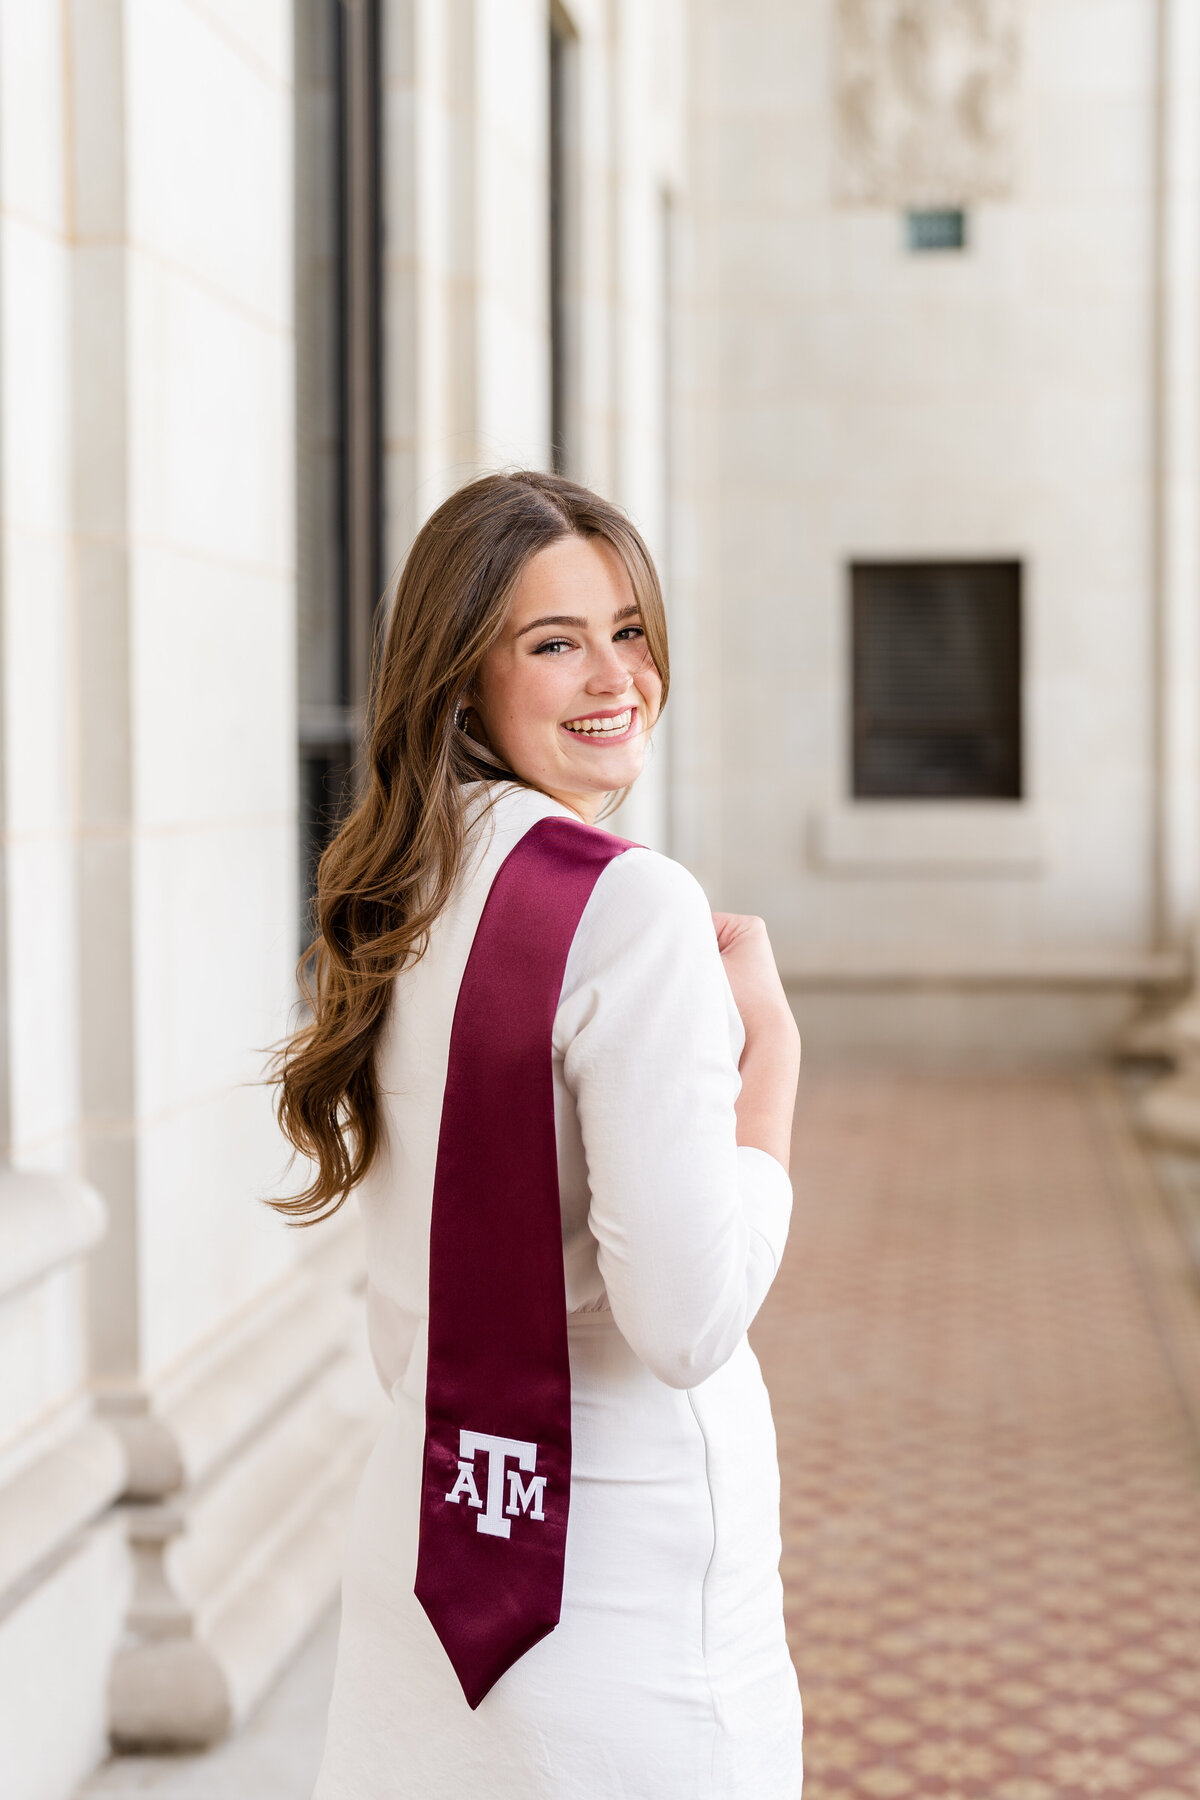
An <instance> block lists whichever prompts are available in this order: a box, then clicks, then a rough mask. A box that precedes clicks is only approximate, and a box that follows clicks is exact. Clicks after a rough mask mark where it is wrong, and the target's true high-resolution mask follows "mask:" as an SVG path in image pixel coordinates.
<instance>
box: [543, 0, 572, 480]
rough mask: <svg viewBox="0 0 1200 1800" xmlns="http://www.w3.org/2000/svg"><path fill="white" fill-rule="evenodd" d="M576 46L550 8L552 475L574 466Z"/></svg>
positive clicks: (556, 12)
mask: <svg viewBox="0 0 1200 1800" xmlns="http://www.w3.org/2000/svg"><path fill="white" fill-rule="evenodd" d="M576 47H577V46H576V40H575V34H574V31H573V30H572V27H571V24H570V21H569V20H568V18H567V16H566V14H565V13H564V12H563V11H562V9H561V7H559V6H556V5H555V4H554V3H553V0H551V5H550V34H549V49H550V69H549V90H550V91H549V115H550V141H549V146H548V149H549V157H548V160H549V184H550V233H549V237H550V243H549V252H550V254H549V263H550V466H551V468H552V469H553V470H554V471H555V473H556V474H559V475H565V474H568V473H570V472H571V469H572V465H573V463H574V461H575V457H574V455H573V451H574V448H575V443H576V437H577V428H576V411H577V405H578V396H577V391H576V361H577V359H576V341H577V322H576V304H575V294H576V285H577V284H576V280H575V259H576V240H575V226H576V218H577V208H576V204H575V186H576V179H577V170H578V156H577V153H576V151H577V146H576V125H577V119H578V109H577V105H576V93H575V81H576Z"/></svg>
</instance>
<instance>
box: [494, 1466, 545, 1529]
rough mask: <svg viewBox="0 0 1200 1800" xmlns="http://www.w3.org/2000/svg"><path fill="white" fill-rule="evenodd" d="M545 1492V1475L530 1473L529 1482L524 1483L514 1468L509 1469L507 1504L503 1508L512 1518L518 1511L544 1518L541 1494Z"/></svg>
mask: <svg viewBox="0 0 1200 1800" xmlns="http://www.w3.org/2000/svg"><path fill="white" fill-rule="evenodd" d="M545 1492H546V1477H545V1476H544V1475H531V1476H530V1477H529V1483H528V1485H526V1483H525V1482H523V1481H522V1480H521V1477H520V1475H519V1474H518V1473H517V1471H516V1469H510V1470H509V1471H508V1505H507V1506H506V1507H505V1509H504V1510H505V1512H506V1513H511V1514H512V1516H513V1518H514V1519H515V1518H516V1517H517V1516H518V1514H519V1513H528V1514H529V1517H530V1518H531V1519H542V1520H544V1519H545V1517H546V1515H545V1513H544V1512H543V1511H542V1496H543V1495H544V1493H545Z"/></svg>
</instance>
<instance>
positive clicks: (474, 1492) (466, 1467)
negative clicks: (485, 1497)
mask: <svg viewBox="0 0 1200 1800" xmlns="http://www.w3.org/2000/svg"><path fill="white" fill-rule="evenodd" d="M464 1494H465V1495H466V1496H467V1504H468V1505H469V1506H478V1507H482V1505H483V1501H482V1500H481V1499H480V1498H479V1489H478V1488H477V1487H476V1486H475V1470H474V1467H473V1466H472V1464H471V1463H469V1462H462V1461H460V1462H459V1465H458V1480H457V1481H456V1482H455V1484H454V1486H453V1487H452V1488H451V1489H450V1492H449V1493H448V1494H447V1495H446V1498H447V1500H453V1502H454V1504H455V1506H457V1505H458V1503H459V1500H460V1499H461V1498H462V1496H463V1495H464Z"/></svg>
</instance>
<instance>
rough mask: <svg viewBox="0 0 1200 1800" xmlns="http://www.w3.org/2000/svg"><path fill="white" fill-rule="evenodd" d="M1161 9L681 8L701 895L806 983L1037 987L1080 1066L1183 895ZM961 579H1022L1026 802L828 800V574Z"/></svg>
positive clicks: (1186, 619) (1179, 246) (841, 585)
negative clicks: (703, 718)
mask: <svg viewBox="0 0 1200 1800" xmlns="http://www.w3.org/2000/svg"><path fill="white" fill-rule="evenodd" d="M1180 10H1181V9H1178V8H1176V9H1174V11H1175V12H1179V11H1180ZM1171 13H1172V9H1171V8H1164V9H1158V11H1157V12H1156V9H1154V8H1151V7H1146V6H1143V5H1140V4H1137V0H1113V4H1110V5H1106V6H1104V7H1102V8H1099V9H1097V8H1088V7H1081V6H1080V5H1079V4H1077V3H1076V0H1038V4H1037V5H1027V6H1021V5H1009V4H1008V3H1007V0H995V4H991V3H989V4H988V5H986V6H980V7H976V8H971V9H966V8H963V9H953V8H940V7H937V6H934V5H929V6H922V5H909V6H906V7H898V6H896V5H894V4H892V0H867V3H866V4H855V5H851V4H850V3H849V0H845V3H843V0H820V3H817V0H814V3H813V4H808V5H803V6H798V5H793V4H789V3H787V0H750V3H749V4H744V5H743V4H738V5H736V6H735V5H732V4H725V3H724V0H706V4H704V5H702V6H701V7H700V8H698V10H697V28H696V34H695V37H696V60H695V81H694V86H693V109H694V110H693V123H694V132H693V145H694V152H695V156H696V159H697V160H696V170H697V179H696V183H695V191H694V198H695V229H696V233H697V238H698V243H699V255H700V257H701V259H702V262H703V264H704V267H705V268H706V270H707V276H706V287H705V291H706V292H707V294H708V298H709V302H710V306H711V309H712V310H711V314H710V317H711V318H712V319H714V320H715V322H714V323H713V324H712V326H711V339H710V341H709V342H708V344H707V345H706V347H705V353H704V356H703V358H702V364H701V370H702V372H701V377H700V381H701V385H702V386H703V387H704V388H705V389H706V391H707V392H708V394H709V395H710V397H711V400H712V404H713V406H714V407H715V413H716V417H715V419H714V420H712V421H711V422H710V424H709V434H710V436H709V441H710V443H711V450H710V454H709V460H708V464H707V468H706V470H705V473H704V477H703V481H704V491H705V492H707V494H708V495H709V496H710V504H709V505H708V506H707V507H705V508H703V509H702V524H703V527H704V529H703V531H702V542H703V543H704V544H705V545H706V546H707V550H706V553H704V554H703V555H702V556H701V558H700V560H701V562H702V564H703V568H704V570H705V573H706V576H707V586H706V589H705V592H706V596H707V598H706V599H705V601H704V604H705V606H706V607H708V609H709V614H711V620H710V624H709V627H708V629H709V630H710V631H711V632H712V634H713V636H714V638H715V639H716V640H717V641H719V646H720V649H719V663H720V678H719V685H718V686H717V687H714V689H713V697H714V704H713V705H712V706H710V708H709V715H710V719H712V718H715V719H716V721H717V723H716V729H717V730H718V731H719V734H720V769H721V784H720V785H721V826H720V833H719V838H720V843H719V857H720V867H721V879H722V891H723V893H724V895H725V897H726V899H727V901H728V903H729V904H731V905H733V906H736V907H739V908H746V909H749V910H754V911H760V912H763V913H764V914H765V915H766V916H767V917H768V920H769V922H770V924H771V926H772V928H773V931H774V934H775V937H776V941H777V944H778V947H779V950H780V952H781V956H782V959H783V961H784V963H785V965H786V966H787V969H788V971H789V972H790V973H791V974H792V975H793V976H795V977H796V978H798V979H799V980H800V981H801V982H807V983H809V984H812V983H817V984H825V986H826V988H827V990H828V991H830V992H832V991H834V990H836V989H838V984H839V983H842V984H845V983H847V982H852V983H854V984H856V985H857V986H858V987H859V988H860V989H861V988H862V987H863V985H864V983H867V982H868V980H869V977H871V976H872V974H873V975H875V976H878V977H884V976H886V977H887V978H888V979H890V980H892V981H904V980H912V979H914V978H916V979H924V978H925V977H930V978H932V979H935V980H945V981H949V982H950V983H951V985H953V983H955V982H958V983H960V984H961V982H962V981H964V980H965V981H968V982H975V983H979V982H980V981H982V980H984V979H985V978H988V977H992V978H994V981H995V983H996V984H997V987H998V988H1001V989H1004V988H1006V987H1007V989H1008V990H1011V989H1012V988H1013V985H1014V984H1015V985H1016V987H1017V988H1021V987H1022V986H1023V987H1024V989H1025V990H1026V991H1032V987H1033V986H1034V985H1035V984H1038V985H1040V986H1041V987H1042V990H1043V993H1046V992H1049V991H1050V989H1055V991H1058V992H1060V993H1061V995H1062V1004H1063V1006H1064V1007H1065V1008H1066V1009H1067V1012H1068V1013H1072V1014H1073V1016H1074V1017H1075V1018H1076V1023H1077V1025H1078V1031H1077V1032H1076V1033H1075V1042H1076V1046H1077V1047H1078V1046H1079V1045H1081V1044H1083V1043H1085V1042H1100V1041H1103V1040H1104V1039H1105V1037H1106V1036H1109V1035H1111V1031H1112V1029H1113V1027H1114V1025H1115V1023H1116V1022H1117V1018H1118V1016H1119V1015H1120V1013H1121V1011H1122V1008H1124V1010H1125V1011H1127V1010H1128V1008H1129V1006H1130V1004H1132V997H1133V995H1134V993H1135V991H1136V989H1137V987H1138V984H1139V982H1145V983H1147V984H1149V985H1151V986H1152V985H1153V983H1154V982H1155V981H1156V980H1160V979H1165V978H1167V977H1169V976H1171V975H1172V974H1174V975H1177V974H1178V972H1179V959H1178V957H1177V956H1176V957H1174V958H1173V955H1172V953H1173V952H1176V951H1178V949H1179V948H1180V947H1181V945H1182V944H1183V943H1184V942H1185V940H1186V935H1187V930H1188V923H1187V922H1188V921H1189V920H1190V917H1191V913H1192V910H1193V907H1194V904H1195V896H1196V869H1195V828H1194V821H1193V817H1192V815H1193V813H1194V811H1195V799H1196V795H1195V767H1194V765H1195V757H1194V755H1193V754H1191V753H1189V752H1188V751H1187V750H1186V745H1187V743H1188V742H1190V734H1191V733H1193V732H1194V718H1195V697H1194V694H1193V693H1192V692H1191V690H1192V688H1194V680H1193V677H1192V676H1191V675H1189V676H1188V677H1187V683H1186V685H1187V688H1188V692H1187V693H1183V692H1181V684H1180V681H1179V676H1178V670H1179V662H1178V656H1179V655H1180V654H1184V655H1186V653H1187V648H1188V645H1189V644H1190V643H1191V641H1192V639H1191V633H1192V632H1193V631H1194V616H1195V610H1196V597H1195V593H1194V591H1193V590H1194V586H1195V584H1194V583H1192V584H1191V588H1190V589H1188V590H1187V591H1186V592H1184V591H1183V590H1182V589H1181V588H1180V586H1179V584H1178V582H1177V583H1176V587H1175V590H1174V593H1173V594H1172V595H1169V594H1168V593H1167V592H1166V591H1165V589H1164V586H1163V562H1162V539H1161V533H1162V531H1163V528H1164V526H1163V518H1164V515H1163V510H1162V509H1163V506H1164V505H1165V504H1166V502H1165V500H1164V495H1167V494H1169V492H1170V491H1171V484H1174V491H1176V492H1177V493H1179V492H1182V493H1183V495H1184V501H1183V503H1184V505H1185V512H1184V514H1183V515H1181V522H1182V535H1181V537H1177V543H1182V544H1183V546H1184V547H1185V548H1186V545H1187V543H1188V541H1189V539H1188V532H1189V531H1190V530H1191V529H1192V527H1193V526H1194V523H1195V521H1194V513H1191V512H1189V511H1187V510H1186V509H1187V508H1192V507H1194V500H1193V499H1192V498H1191V493H1192V489H1191V488H1190V486H1189V485H1188V484H1189V482H1190V476H1189V475H1188V474H1187V473H1186V469H1187V467H1189V466H1190V461H1188V460H1187V459H1194V446H1193V444H1192V442H1191V437H1189V433H1191V434H1192V435H1193V436H1194V432H1193V431H1192V424H1193V423H1194V421H1192V423H1189V422H1188V417H1187V406H1188V405H1189V404H1190V399H1189V396H1190V394H1191V392H1192V389H1191V388H1188V387H1186V381H1187V380H1191V379H1192V378H1191V377H1190V376H1185V386H1184V387H1183V388H1180V387H1179V385H1178V384H1177V383H1176V382H1175V381H1174V379H1173V378H1171V377H1167V378H1166V385H1165V387H1164V385H1163V383H1164V368H1165V367H1166V364H1165V363H1164V360H1163V358H1164V357H1165V356H1166V355H1167V354H1168V353H1169V352H1168V349H1167V348H1164V346H1167V345H1169V338H1164V319H1163V314H1162V306H1163V296H1164V294H1168V295H1169V294H1170V293H1171V292H1173V291H1175V292H1177V291H1178V283H1179V282H1181V281H1182V282H1184V283H1187V282H1189V281H1190V280H1191V275H1190V272H1189V271H1190V266H1191V260H1192V257H1193V256H1194V252H1192V251H1191V250H1190V249H1188V248H1187V247H1186V246H1187V244H1188V238H1187V236H1186V235H1185V232H1186V228H1184V231H1181V206H1182V205H1183V204H1185V203H1186V201H1185V196H1186V195H1188V194H1189V193H1191V192H1192V183H1193V181H1194V171H1193V169H1192V167H1191V162H1192V160H1193V159H1194V151H1193V147H1192V145H1191V143H1190V141H1189V128H1188V126H1187V123H1186V118H1187V109H1186V106H1182V107H1181V110H1180V115H1179V116H1180V120H1181V124H1180V127H1179V128H1178V129H1176V130H1175V131H1174V134H1173V135H1169V136H1168V138H1167V139H1166V140H1164V139H1163V138H1162V136H1161V128H1162V115H1161V114H1160V113H1159V111H1158V109H1157V108H1156V93H1157V86H1156V84H1157V82H1158V80H1159V70H1160V61H1162V59H1164V58H1165V61H1162V66H1165V67H1167V68H1168V69H1169V70H1179V69H1181V68H1182V67H1185V66H1186V67H1189V68H1190V67H1191V66H1192V65H1191V63H1190V62H1188V61H1187V52H1186V46H1182V45H1176V55H1175V56H1174V57H1173V58H1172V57H1169V56H1166V53H1165V51H1164V48H1163V42H1162V39H1161V36H1160V33H1161V31H1162V30H1163V28H1164V20H1169V16H1170V15H1171ZM1181 54H1182V56H1183V61H1182V62H1181V61H1180V55H1181ZM1174 78H1175V77H1174V76H1172V79H1174ZM1169 85H1170V84H1169V83H1168V88H1169ZM1193 110H1194V109H1193ZM1190 136H1194V132H1191V133H1190ZM1172 196H1178V199H1177V200H1173V199H1172ZM930 205H954V206H958V205H961V206H964V207H965V208H966V211H967V216H968V243H967V248H966V250H965V251H963V252H961V253H949V254H940V255H939V254H932V255H914V254H911V253H910V252H909V251H908V249H907V247H906V241H905V232H904V209H905V208H907V207H927V206H930ZM1172 205H1173V206H1174V212H1173V213H1172V211H1171V207H1172ZM1172 221H1174V222H1173V223H1172ZM1193 235H1194V233H1193ZM1181 250H1182V256H1181V255H1180V252H1181ZM1164 255H1165V256H1166V257H1167V265H1168V266H1167V272H1166V274H1165V275H1164V273H1163V270H1164V263H1163V258H1164ZM1172 284H1175V286H1174V288H1173V286H1172ZM1188 291H1190V289H1189V290H1188ZM1183 316H1186V317H1187V318H1188V319H1189V321H1190V323H1189V325H1188V326H1187V327H1184V326H1182V325H1181V326H1180V327H1178V328H1177V330H1176V338H1175V342H1176V346H1177V348H1178V345H1179V343H1180V342H1181V341H1182V339H1181V338H1180V336H1179V333H1180V332H1182V331H1183V330H1185V329H1186V330H1192V331H1193V332H1194V314H1192V313H1186V314H1185V315H1183ZM1192 360H1193V361H1194V358H1193V359H1192ZM1172 369H1175V365H1174V364H1172ZM1175 372H1176V373H1178V371H1177V370H1175ZM1164 394H1167V395H1170V396H1171V399H1170V401H1169V402H1168V404H1181V405H1182V407H1183V411H1184V418H1183V424H1182V427H1181V428H1180V429H1177V430H1176V432H1175V436H1174V438H1173V440H1171V441H1170V442H1169V443H1168V444H1167V445H1166V447H1165V448H1164V442H1163V437H1162V406H1163V404H1164V399H1163V397H1164ZM1180 455H1184V456H1185V463H1184V465H1183V468H1184V473H1183V475H1182V481H1181V479H1180V472H1179V471H1180V465H1179V462H1178V458H1179V456H1180ZM1189 519H1190V520H1191V523H1190V524H1189V523H1188V520H1189ZM954 557H960V558H1006V557H1007V558H1017V559H1020V560H1021V562H1022V563H1023V565H1024V573H1025V652H1024V653H1025V680H1024V718H1025V746H1026V757H1027V761H1026V785H1025V791H1024V795H1023V798H1022V799H1021V800H1020V801H1019V802H1002V801H991V802H974V803H966V804H956V803H947V802H943V801H929V802H922V801H904V802H899V803H897V802H890V803H888V802H884V803H879V802H875V803H870V802H868V803H864V802H861V801H857V802H856V801H854V800H853V799H852V798H851V795H850V787H849V738H850V718H849V703H850V682H849V596H848V581H847V566H848V564H849V563H850V561H852V560H854V559H861V558H879V559H892V558H894V559H903V558H912V559H918V560H919V559H930V560H933V559H938V558H954ZM1172 608H1174V609H1175V610H1174V611H1172ZM706 616H709V615H707V614H706ZM1164 645H1167V646H1169V647H1168V648H1167V649H1164ZM1164 732H1165V733H1166V734H1167V739H1166V740H1164V736H1163V734H1164ZM1164 744H1165V747H1164ZM1181 745H1182V746H1184V747H1183V748H1181ZM1085 964H1086V968H1085V966H1084V965H1085ZM829 984H833V986H832V988H830V987H829ZM1068 989H1070V990H1071V993H1068ZM838 991H841V990H838ZM877 991H881V990H877ZM1072 994H1074V995H1075V996H1076V997H1078V996H1079V995H1081V994H1082V995H1083V996H1084V997H1083V998H1082V999H1079V1006H1082V1007H1084V1009H1085V1010H1086V1009H1088V1008H1091V1009H1092V1011H1093V1012H1094V1010H1095V1003H1096V1001H1097V996H1100V997H1103V996H1104V995H1107V997H1108V999H1107V1001H1106V1002H1105V1004H1103V1005H1102V1006H1101V1008H1100V1011H1101V1013H1102V1015H1103V1017H1102V1018H1100V1017H1097V1018H1096V1019H1094V1020H1093V1021H1092V1022H1091V1023H1088V1022H1087V1021H1085V1020H1084V1018H1083V1014H1082V1013H1080V1012H1079V1010H1078V1007H1077V1006H1076V998H1072ZM1089 996H1090V997H1089ZM863 1004H864V1003H863V1002H862V1000H861V995H860V999H859V1001H857V1002H851V1003H849V1005H848V1007H847V1008H846V1009H845V1016H846V1017H847V1018H848V1016H849V1012H850V1011H853V1010H854V1009H855V1006H857V1007H858V1009H859V1011H860V1013H861V1008H862V1005H863ZM830 1009H831V1010H823V1011H822V1012H821V1015H820V1017H821V1029H822V1032H824V1031H825V1030H826V1029H827V1028H828V1029H829V1030H832V1031H834V1032H835V1033H836V1029H837V1018H836V1014H837V1011H838V1003H837V1002H836V1000H831V1001H830ZM862 1017H863V1020H864V1026H865V1027H868V1035H869V1022H868V1021H867V1020H866V1016H865V1014H863V1015H862ZM995 1023H996V1027H997V1029H1001V1030H1003V1029H1004V1027H1003V1025H1002V1023H1001V1022H1000V1020H999V1018H998V1016H997V1020H996V1021H995ZM934 1035H935V1036H936V1035H937V1034H936V1032H935V1033H934ZM1051 1035H1053V1033H1052V1034H1051ZM1034 1036H1035V1038H1036V1036H1037V1033H1036V1032H1035V1033H1034ZM1070 1036H1071V1033H1070V1031H1069V1030H1068V1031H1067V1037H1068V1038H1070Z"/></svg>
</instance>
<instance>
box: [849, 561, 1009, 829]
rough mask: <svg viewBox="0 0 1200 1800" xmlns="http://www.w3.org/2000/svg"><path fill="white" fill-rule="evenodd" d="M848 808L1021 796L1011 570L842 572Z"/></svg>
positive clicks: (865, 566)
mask: <svg viewBox="0 0 1200 1800" xmlns="http://www.w3.org/2000/svg"><path fill="white" fill-rule="evenodd" d="M850 575H851V601H852V608H853V649H852V657H853V689H854V745H853V765H854V766H853V777H854V796H855V798H856V799H863V800H866V799H880V800H883V799H890V800H928V799H994V800H1017V799H1019V798H1020V796H1021V565H1020V563H1016V562H955V563H950V562H945V563H854V564H852V566H851V571H850Z"/></svg>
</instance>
